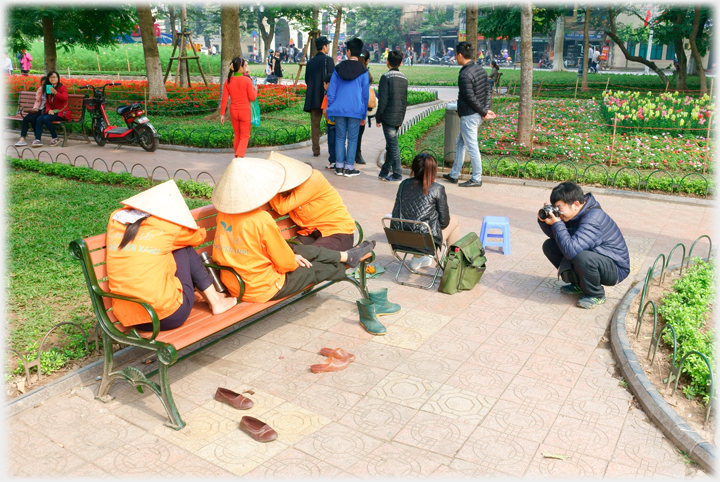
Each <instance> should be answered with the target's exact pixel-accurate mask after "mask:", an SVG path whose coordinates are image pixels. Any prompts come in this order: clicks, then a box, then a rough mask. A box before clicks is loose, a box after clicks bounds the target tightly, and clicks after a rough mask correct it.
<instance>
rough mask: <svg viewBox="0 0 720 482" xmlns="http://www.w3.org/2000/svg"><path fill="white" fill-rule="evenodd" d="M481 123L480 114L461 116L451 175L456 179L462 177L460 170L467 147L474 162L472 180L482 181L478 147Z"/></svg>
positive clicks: (472, 162) (471, 160) (471, 161)
mask: <svg viewBox="0 0 720 482" xmlns="http://www.w3.org/2000/svg"><path fill="white" fill-rule="evenodd" d="M480 124H482V117H480V114H473V115H466V116H462V117H461V118H460V133H459V134H458V136H457V139H456V140H455V162H453V167H452V171H450V177H453V178H455V179H457V178H458V177H460V170H461V169H462V165H463V163H464V161H465V149H467V150H468V154H469V155H470V163H471V164H472V177H471V178H470V180H471V181H473V182H479V181H480V176H481V175H482V159H481V158H480V149H479V148H478V129H479V128H480Z"/></svg>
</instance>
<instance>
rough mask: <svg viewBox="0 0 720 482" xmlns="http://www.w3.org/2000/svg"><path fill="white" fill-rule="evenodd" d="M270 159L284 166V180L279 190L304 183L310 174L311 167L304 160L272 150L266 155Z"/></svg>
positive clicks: (282, 190)
mask: <svg viewBox="0 0 720 482" xmlns="http://www.w3.org/2000/svg"><path fill="white" fill-rule="evenodd" d="M267 158H268V159H270V160H273V161H277V162H279V163H280V164H282V166H283V167H284V168H285V182H284V183H283V185H282V187H280V192H285V191H289V190H290V189H294V188H296V187H298V186H299V185H300V184H302V183H304V182H305V181H307V180H308V179H310V176H311V175H312V172H313V168H312V166H309V165H307V164H305V163H304V162H301V161H298V160H297V159H293V158H292V157H288V156H286V155H284V154H280V153H279V152H275V151H272V152H271V153H270V155H269V156H268V157H267Z"/></svg>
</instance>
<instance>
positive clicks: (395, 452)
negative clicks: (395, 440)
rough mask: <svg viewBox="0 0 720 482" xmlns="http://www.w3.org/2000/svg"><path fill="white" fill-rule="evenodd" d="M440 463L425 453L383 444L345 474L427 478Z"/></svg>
mask: <svg viewBox="0 0 720 482" xmlns="http://www.w3.org/2000/svg"><path fill="white" fill-rule="evenodd" d="M439 466H440V463H438V462H436V461H434V460H432V459H431V458H430V457H428V455H427V452H420V451H410V450H406V449H403V448H402V447H401V446H400V445H399V444H390V443H385V444H383V445H382V446H380V447H378V448H377V449H375V450H374V451H373V452H372V453H371V454H370V456H369V457H367V458H365V459H363V460H360V461H359V462H357V463H356V464H354V465H352V466H351V467H350V468H349V469H348V470H347V472H348V473H349V474H351V475H354V476H356V477H363V478H367V477H415V478H418V477H427V475H428V474H430V473H432V472H433V471H434V470H435V469H437V468H438V467H439Z"/></svg>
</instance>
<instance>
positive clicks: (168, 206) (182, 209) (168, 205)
mask: <svg viewBox="0 0 720 482" xmlns="http://www.w3.org/2000/svg"><path fill="white" fill-rule="evenodd" d="M120 204H124V205H125V206H130V207H131V208H135V209H139V210H140V211H143V212H146V213H148V214H151V215H153V216H157V217H159V218H161V219H164V220H165V221H170V222H171V223H175V224H179V225H180V226H185V227H187V228H190V229H198V225H197V224H196V223H195V220H194V219H193V216H192V214H191V213H190V209H188V207H187V204H185V200H184V199H183V197H182V194H180V190H179V189H178V187H177V184H175V181H173V180H172V179H170V180H169V181H165V182H164V183H162V184H158V185H157V186H155V187H153V188H150V189H148V190H147V191H143V192H141V193H140V194H136V195H135V196H133V197H131V198H128V199H126V200H124V201H120Z"/></svg>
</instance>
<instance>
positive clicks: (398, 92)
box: [375, 68, 408, 127]
mask: <svg viewBox="0 0 720 482" xmlns="http://www.w3.org/2000/svg"><path fill="white" fill-rule="evenodd" d="M407 94H408V81H407V77H405V74H403V73H402V72H400V71H399V70H398V69H396V68H394V69H390V70H388V71H387V72H385V73H384V74H383V76H382V77H380V86H379V89H378V109H377V114H375V122H377V123H378V124H387V125H388V126H393V127H400V126H401V125H402V123H403V120H404V119H405V110H406V109H407Z"/></svg>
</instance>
